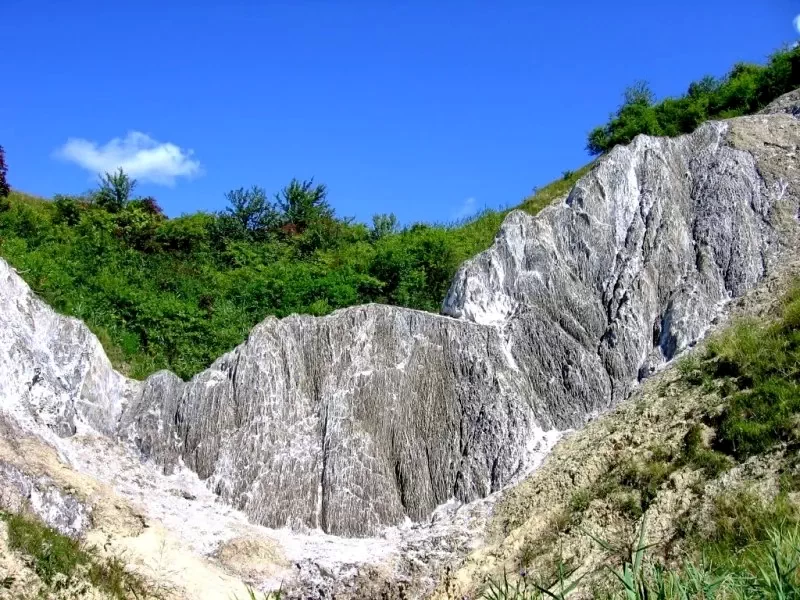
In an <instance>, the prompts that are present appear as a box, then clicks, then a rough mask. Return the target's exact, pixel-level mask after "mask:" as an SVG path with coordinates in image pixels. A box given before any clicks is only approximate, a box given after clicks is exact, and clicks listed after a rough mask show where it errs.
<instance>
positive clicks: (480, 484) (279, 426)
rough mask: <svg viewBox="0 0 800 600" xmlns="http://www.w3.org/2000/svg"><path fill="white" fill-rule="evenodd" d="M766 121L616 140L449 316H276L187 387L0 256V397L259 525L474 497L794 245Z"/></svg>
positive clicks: (796, 191)
mask: <svg viewBox="0 0 800 600" xmlns="http://www.w3.org/2000/svg"><path fill="white" fill-rule="evenodd" d="M789 104H791V103H789ZM795 105H796V103H795ZM775 112H776V113H780V114H763V115H757V116H753V117H746V118H740V119H735V120H731V121H727V122H718V123H708V124H706V125H704V126H702V127H701V128H700V129H699V130H697V131H696V132H695V133H693V134H691V135H688V136H683V137H680V138H677V139H656V138H649V137H645V136H640V137H638V138H637V139H636V140H635V141H634V142H633V143H632V144H631V145H629V146H627V147H618V148H616V149H615V150H613V151H612V152H610V153H609V154H608V155H606V156H604V157H603V158H601V159H599V160H598V161H597V163H596V164H595V166H594V168H593V169H592V171H591V172H590V173H589V174H588V175H586V176H585V177H584V178H582V179H581V180H580V181H579V183H578V184H577V186H576V187H575V188H574V189H573V190H572V191H571V192H570V194H569V195H568V196H567V197H566V198H564V199H563V200H562V201H560V202H558V203H557V204H556V205H553V206H551V207H549V208H548V209H546V210H544V211H542V213H540V215H538V216H537V217H531V216H529V215H527V214H525V213H523V212H520V211H513V212H512V213H510V214H509V216H508V217H507V219H506V220H505V222H504V224H503V226H502V228H501V231H500V232H499V234H498V236H497V238H496V240H495V243H494V245H493V246H492V248H490V249H489V250H488V251H486V252H484V253H482V254H481V255H479V256H477V257H475V258H474V259H472V260H471V261H468V262H467V263H466V264H465V265H464V266H463V267H462V268H461V269H460V271H459V273H458V274H457V276H456V278H455V281H454V283H453V285H452V288H451V290H450V292H449V294H448V296H447V298H446V299H445V301H444V304H443V309H442V312H443V315H433V314H427V313H422V312H418V311H413V310H408V309H401V308H395V307H388V306H379V305H367V306H359V307H354V308H350V309H345V310H341V311H337V312H336V313H334V314H332V315H330V316H327V317H322V318H312V317H304V316H293V317H289V318H287V319H283V320H276V319H272V318H270V319H267V320H266V321H264V322H263V323H261V324H260V325H258V326H257V327H256V328H254V329H253V331H252V332H251V334H250V336H249V338H248V340H247V341H246V342H245V343H244V344H242V345H241V346H239V347H238V348H236V349H234V350H233V351H231V352H230V353H228V354H226V355H224V356H223V357H221V358H220V359H218V360H217V361H216V362H215V363H214V364H213V365H212V366H211V367H210V368H209V369H208V370H207V371H205V372H203V373H201V374H199V375H198V376H196V377H195V378H194V379H192V381H190V382H182V381H181V380H179V379H178V378H177V377H175V376H174V375H172V374H170V373H166V372H161V373H157V374H155V375H153V376H151V377H150V378H148V379H147V380H146V381H144V382H134V381H130V380H127V379H125V378H124V377H122V376H121V375H119V374H117V373H116V372H114V371H113V369H112V368H111V366H110V364H109V362H108V360H107V359H106V357H105V355H104V354H103V352H102V348H101V347H100V345H99V343H98V342H97V340H96V338H94V336H93V335H91V333H90V332H89V331H88V329H86V327H85V326H83V325H82V324H80V323H79V322H77V321H75V320H73V319H68V318H65V317H61V316H59V315H56V314H55V313H53V311H51V310H50V309H49V308H47V307H46V306H45V305H44V304H43V303H41V302H40V301H39V300H38V299H36V298H35V296H34V295H33V293H32V292H31V291H30V290H29V288H28V287H27V286H26V285H25V284H24V283H23V282H22V280H21V279H20V278H19V277H18V275H17V274H16V273H14V272H13V270H12V269H10V268H9V267H8V266H7V265H6V264H5V263H3V262H2V261H0V344H2V347H3V349H4V352H2V353H1V354H0V374H1V375H2V376H0V406H2V407H3V408H4V409H5V410H6V411H7V412H11V413H13V414H14V415H15V416H16V417H17V418H18V420H20V421H22V422H24V423H28V424H29V425H30V426H34V425H35V424H36V423H39V424H43V425H46V426H48V427H49V428H50V429H51V430H53V431H55V432H56V433H58V434H59V435H71V434H73V433H75V432H78V431H81V429H82V428H86V429H90V428H91V429H96V430H98V431H101V432H103V433H105V434H108V435H115V436H120V437H122V438H123V439H125V440H128V441H129V442H130V443H132V444H133V445H135V446H136V447H137V448H138V450H139V451H140V452H141V453H142V454H143V455H144V456H145V457H147V458H150V459H153V460H154V461H156V462H157V463H159V464H161V465H163V466H164V468H165V469H166V470H168V471H169V470H170V469H172V468H174V467H175V466H176V465H182V464H185V465H186V466H188V467H190V468H191V469H193V470H195V471H196V472H197V473H198V474H199V475H200V477H201V478H203V479H205V480H206V481H207V483H208V485H209V486H210V487H211V488H212V489H213V490H214V491H215V492H217V493H218V494H219V495H220V496H221V497H222V498H223V499H224V500H225V501H227V502H229V503H230V504H232V505H234V506H236V507H237V508H241V509H242V510H244V512H245V513H247V514H248V515H249V516H250V518H252V519H253V520H254V521H256V522H258V523H261V524H264V525H269V526H283V525H293V526H307V527H320V528H322V529H324V530H325V531H328V532H331V533H338V534H345V535H367V534H372V533H375V532H376V531H378V530H379V529H380V528H381V527H382V526H383V525H386V524H392V523H398V522H400V521H402V520H403V519H405V518H406V517H408V518H411V519H421V518H423V517H425V516H426V515H428V514H430V512H431V511H432V510H433V509H434V508H435V507H436V506H437V505H439V504H441V503H443V502H445V501H447V500H448V499H450V498H456V499H458V500H461V501H470V500H473V499H476V498H479V497H482V496H485V495H487V494H489V493H491V492H493V491H496V490H498V489H500V488H501V487H503V486H504V485H506V484H508V483H509V482H510V481H512V480H513V479H514V478H516V477H519V476H520V475H522V474H523V473H524V472H525V470H526V469H527V468H529V466H530V465H531V464H532V463H533V462H534V461H535V460H536V457H537V456H539V455H540V454H541V452H543V451H544V450H546V449H547V448H548V446H549V444H551V443H552V441H553V440H554V439H555V437H556V436H557V431H558V430H563V429H566V428H571V427H577V426H580V425H581V424H583V423H584V422H585V421H586V420H587V419H588V418H590V417H591V416H593V415H595V414H597V413H599V412H601V411H603V410H605V409H606V408H608V407H609V406H610V405H612V404H614V403H615V402H617V401H619V400H620V399H622V398H624V397H625V396H626V395H627V394H628V393H629V392H630V390H631V388H632V386H633V385H635V384H636V382H637V381H638V380H639V379H641V378H642V377H644V376H646V375H648V374H649V373H650V372H652V371H653V370H654V369H656V368H657V367H658V366H659V365H660V364H661V363H663V362H664V361H665V360H668V359H670V358H671V357H672V356H674V355H675V354H676V353H677V352H679V351H680V350H681V349H683V348H685V347H686V346H689V345H691V344H693V343H694V342H695V341H696V340H697V339H699V338H700V337H701V336H702V335H703V333H704V331H705V330H706V328H707V327H708V326H709V324H710V323H711V322H712V320H713V319H714V318H715V316H716V315H717V313H718V311H719V310H720V307H721V306H722V304H724V303H725V302H726V301H727V300H729V299H730V298H732V297H737V296H740V295H742V294H743V293H744V292H746V291H747V290H748V289H750V288H751V287H752V286H754V285H755V284H756V283H757V282H758V281H759V280H760V279H761V278H763V277H764V275H765V274H766V273H767V272H768V271H769V269H770V268H771V266H772V264H773V262H774V261H775V260H776V259H777V257H778V256H779V255H780V253H781V252H782V251H783V250H785V249H786V248H788V247H791V245H792V244H793V243H794V242H795V241H796V239H795V236H796V229H797V215H798V199H799V198H800V175H799V172H798V162H797V156H796V153H797V152H798V148H800V122H798V121H797V120H795V119H794V118H793V116H792V113H793V111H792V110H791V109H787V108H786V103H784V104H781V105H779V106H778V107H777V108H776V109H775ZM6 349H8V351H5V350H6Z"/></svg>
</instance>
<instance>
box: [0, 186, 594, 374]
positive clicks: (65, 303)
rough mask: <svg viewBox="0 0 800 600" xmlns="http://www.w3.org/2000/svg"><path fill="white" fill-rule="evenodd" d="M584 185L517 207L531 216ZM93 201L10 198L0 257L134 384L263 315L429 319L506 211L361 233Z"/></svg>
mask: <svg viewBox="0 0 800 600" xmlns="http://www.w3.org/2000/svg"><path fill="white" fill-rule="evenodd" d="M583 172H585V170H581V171H578V172H576V173H568V174H567V177H564V178H562V179H560V180H559V181H557V182H555V183H553V184H551V185H549V186H546V187H544V188H542V189H541V190H540V191H538V192H537V193H536V194H534V195H533V196H532V197H531V198H529V199H527V200H526V201H525V202H524V204H523V206H522V208H523V209H525V210H528V211H529V212H532V213H535V212H537V211H538V210H539V209H541V208H542V207H543V206H545V205H547V204H548V203H550V202H552V201H553V200H554V199H555V198H556V197H558V196H559V195H561V194H563V193H565V192H566V191H567V190H568V189H569V188H570V186H572V185H573V184H574V182H575V180H576V179H577V178H578V177H579V176H580V174H582V173H583ZM295 191H296V192H297V191H298V190H297V189H295ZM301 191H302V190H301ZM312 191H313V188H309V190H307V193H306V195H305V196H304V195H302V194H299V192H298V195H299V197H300V200H303V199H306V198H307V196H308V195H309V194H310V193H311V192H312ZM101 192H102V189H101V190H98V192H96V193H95V194H94V195H91V196H84V197H72V198H70V197H64V196H58V197H56V198H55V199H54V201H46V200H43V199H39V198H34V197H30V196H26V195H24V194H21V193H16V192H12V193H11V194H10V195H9V197H8V198H7V199H6V200H5V201H2V202H0V256H2V257H3V258H5V259H6V260H7V261H9V262H10V263H11V264H12V265H13V266H14V267H15V268H16V269H17V270H18V271H19V273H20V274H21V275H22V277H23V278H25V280H26V281H27V282H28V284H29V285H30V286H31V287H32V289H33V290H34V291H35V292H36V293H37V294H39V295H40V296H41V297H42V298H44V299H45V300H46V301H47V302H48V303H49V304H50V305H51V306H53V307H54V308H55V309H56V310H58V311H60V312H62V313H65V314H68V315H72V316H75V317H78V318H79V319H82V320H83V321H85V322H86V323H87V324H88V325H89V327H90V328H91V329H92V330H93V331H94V332H95V333H96V334H97V335H98V336H99V338H100V340H101V341H102V343H103V345H104V346H105V348H106V350H107V352H108V354H109V356H110V358H111V360H112V362H113V363H114V364H115V365H116V366H117V367H120V368H121V369H122V370H123V371H125V372H127V373H128V374H130V375H132V376H134V377H144V376H146V375H148V374H150V373H152V372H154V371H156V370H158V369H162V368H168V369H171V370H173V371H174V372H176V373H177V374H178V375H180V376H181V377H184V378H188V377H190V376H192V375H193V374H195V373H197V372H198V371H200V370H201V369H203V368H204V367H206V366H208V365H209V364H210V363H211V362H212V361H213V360H214V359H216V358H217V357H218V356H219V355H220V354H222V353H224V352H226V351H228V350H230V349H232V348H233V347H234V346H235V345H236V344H238V343H240V342H242V341H243V340H244V339H245V337H246V335H247V333H248V332H249V330H250V329H251V328H252V327H253V326H254V325H255V324H256V323H258V322H260V321H261V320H263V319H264V318H265V317H267V316H268V315H274V316H277V317H284V316H287V315H290V314H293V313H300V314H312V315H324V314H327V313H329V312H331V311H333V310H335V309H338V308H343V307H347V306H352V305H356V304H363V303H368V302H381V303H388V304H394V305H399V306H406V307H409V308H416V309H420V310H427V311H438V310H439V307H440V305H441V302H442V300H443V299H444V296H445V293H446V291H447V289H448V287H449V285H450V281H451V279H452V277H453V275H454V274H455V271H456V269H457V268H458V266H459V265H460V264H461V263H462V262H463V261H464V260H466V259H467V258H470V257H472V256H474V255H475V254H477V253H478V252H480V251H482V250H484V249H486V248H488V247H489V245H490V244H491V242H492V240H493V238H494V236H495V235H496V233H497V231H498V229H499V226H500V223H501V222H502V220H503V218H504V217H505V215H506V213H507V212H508V211H507V210H506V211H491V210H487V211H484V212H482V213H481V214H479V215H477V216H475V217H473V218H471V219H468V220H465V221H463V222H459V223H453V224H449V225H425V224H415V225H412V226H409V227H405V228H402V229H401V228H399V227H397V225H396V222H395V221H394V219H393V217H391V216H378V217H376V218H375V222H374V223H373V225H372V226H371V227H368V226H366V225H363V224H360V223H353V222H351V221H350V220H348V219H340V218H337V217H336V216H335V215H334V214H333V212H332V210H331V209H330V207H327V206H326V205H324V198H323V204H322V207H321V209H320V210H319V211H314V210H311V209H309V210H306V212H307V213H310V216H309V215H307V214H298V213H300V210H297V209H296V207H294V208H293V207H292V206H287V207H285V208H283V209H281V208H280V207H277V205H276V206H273V205H271V204H270V203H269V202H265V201H264V198H265V196H264V194H263V192H262V191H261V190H257V189H254V190H238V191H234V192H233V193H232V194H231V195H230V198H229V200H230V201H231V206H230V208H229V210H228V211H226V212H224V213H220V214H209V213H195V214H191V215H184V216H181V217H178V218H173V219H168V218H166V217H165V216H164V215H163V214H162V213H161V212H160V210H159V209H158V206H157V204H155V202H154V201H153V200H152V199H148V198H145V199H134V200H127V201H124V202H119V203H118V204H115V203H114V202H113V199H112V200H108V199H105V198H103V197H102V194H101ZM98 196H99V197H98ZM318 204H319V203H318ZM312 208H313V207H312ZM293 210H294V212H292V211H293Z"/></svg>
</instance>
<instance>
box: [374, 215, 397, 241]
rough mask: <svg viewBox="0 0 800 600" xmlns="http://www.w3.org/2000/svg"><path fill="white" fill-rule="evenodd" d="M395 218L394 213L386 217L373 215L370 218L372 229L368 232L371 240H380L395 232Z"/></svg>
mask: <svg viewBox="0 0 800 600" xmlns="http://www.w3.org/2000/svg"><path fill="white" fill-rule="evenodd" d="M397 227H398V223H397V217H396V216H395V215H394V213H390V214H388V215H386V214H381V215H373V216H372V229H371V230H370V237H371V238H372V239H373V240H380V239H382V238H384V237H386V236H387V235H391V234H393V233H396V232H397Z"/></svg>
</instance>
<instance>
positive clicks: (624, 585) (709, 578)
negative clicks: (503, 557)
mask: <svg viewBox="0 0 800 600" xmlns="http://www.w3.org/2000/svg"><path fill="white" fill-rule="evenodd" d="M751 506H752V507H753V508H752V509H750V511H749V513H748V514H749V515H750V516H754V515H756V514H757V511H761V512H760V513H759V514H760V516H755V517H754V518H755V520H756V521H757V522H756V523H752V522H750V521H748V522H747V523H746V524H745V527H748V528H749V527H750V526H754V527H753V528H752V529H748V532H747V535H745V536H744V537H743V538H742V540H738V541H737V542H736V543H734V544H733V545H731V546H730V547H729V548H728V550H729V553H728V554H726V555H724V556H723V558H722V560H720V561H719V562H715V558H712V555H711V554H709V553H706V554H704V555H701V556H700V557H699V558H698V559H696V560H689V559H687V560H685V561H684V562H683V563H682V564H680V565H677V566H675V567H672V568H668V567H665V566H663V565H662V564H661V563H659V562H658V561H653V560H650V558H649V557H648V556H647V550H648V549H649V548H650V547H651V545H650V544H648V543H647V540H646V528H645V521H642V524H641V527H640V530H639V535H638V538H637V539H636V540H635V542H634V543H633V544H625V547H627V552H628V554H627V557H626V558H624V559H623V560H622V561H621V562H620V564H612V563H607V564H605V565H604V566H603V568H602V569H601V571H603V572H605V573H606V574H607V575H608V577H609V578H610V580H611V582H612V587H611V589H610V590H604V591H603V592H602V593H594V594H593V597H595V598H608V599H614V600H617V599H619V600H623V599H624V600H651V599H658V600H690V599H694V598H702V599H709V600H710V599H712V598H737V599H740V600H750V599H753V600H756V599H759V600H766V599H769V600H789V599H794V598H800V568H798V567H799V566H800V527H798V524H797V522H796V521H795V522H794V523H792V524H791V525H789V524H787V523H786V522H785V521H777V520H776V519H775V516H774V514H773V513H772V512H770V510H769V509H765V507H763V506H762V505H761V504H760V502H759V503H758V504H756V505H751ZM747 518H748V517H745V519H747ZM732 527H733V528H734V529H737V530H738V529H739V526H738V525H733V526H732ZM725 533H727V531H726V532H725ZM590 537H592V538H593V539H594V540H595V541H596V542H597V543H598V544H599V545H600V546H601V547H603V548H604V549H605V550H607V551H608V552H609V553H610V554H611V555H612V556H617V555H620V554H621V553H622V552H624V551H625V550H624V548H623V547H617V546H614V545H613V544H611V543H609V542H607V541H606V540H603V539H602V538H600V537H596V536H590ZM737 543H738V544H739V545H736V544H737ZM578 572H579V569H578V568H575V567H567V566H566V565H564V563H563V562H559V563H558V567H557V570H556V572H555V575H554V577H552V578H549V579H537V578H536V577H535V576H534V575H532V574H529V573H528V572H527V571H525V570H523V571H521V572H520V574H519V577H518V578H516V579H515V580H513V581H510V580H509V578H508V575H507V574H504V575H503V578H502V579H499V580H492V581H490V582H489V583H488V585H487V586H486V589H485V590H484V592H483V594H482V595H481V598H483V599H484V600H544V599H546V598H550V599H554V600H564V599H565V598H568V597H569V596H570V595H571V594H572V593H573V592H574V591H575V590H577V589H579V586H580V583H581V581H582V579H583V578H584V577H586V575H587V573H583V574H582V575H579V576H577V573H578ZM581 597H585V596H581Z"/></svg>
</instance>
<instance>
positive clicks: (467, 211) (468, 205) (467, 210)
mask: <svg viewBox="0 0 800 600" xmlns="http://www.w3.org/2000/svg"><path fill="white" fill-rule="evenodd" d="M476 210H477V206H476V205H475V198H472V197H469V198H467V199H466V200H464V202H462V203H461V206H460V207H459V209H458V210H457V211H455V212H454V213H453V218H454V219H456V220H458V219H466V218H467V217H469V216H472V215H474V214H475V211H476Z"/></svg>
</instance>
